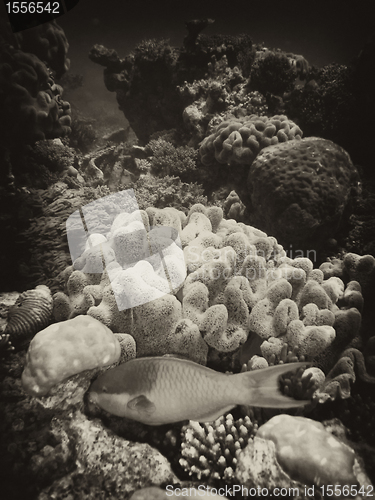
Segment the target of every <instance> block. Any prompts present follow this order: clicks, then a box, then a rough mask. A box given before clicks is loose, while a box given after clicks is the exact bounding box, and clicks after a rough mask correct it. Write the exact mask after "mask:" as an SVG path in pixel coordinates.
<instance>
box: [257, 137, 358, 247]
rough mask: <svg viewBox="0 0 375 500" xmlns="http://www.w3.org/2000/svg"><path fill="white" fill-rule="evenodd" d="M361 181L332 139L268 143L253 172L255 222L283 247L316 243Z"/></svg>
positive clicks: (333, 225)
mask: <svg viewBox="0 0 375 500" xmlns="http://www.w3.org/2000/svg"><path fill="white" fill-rule="evenodd" d="M358 181H359V178H358V173H357V170H356V168H355V167H354V165H353V164H352V162H351V160H350V157H349V155H348V153H347V152H346V151H344V150H343V149H342V148H341V147H340V146H338V145H336V144H334V143H333V142H331V141H327V140H324V139H319V138H316V137H315V138H314V137H309V138H306V139H302V140H298V141H296V140H294V141H288V142H285V143H282V144H276V145H275V146H270V147H268V148H266V149H264V150H263V151H261V153H259V154H258V156H257V158H256V159H255V161H254V163H253V164H252V166H251V168H250V172H249V177H248V187H249V196H250V199H251V208H250V209H251V218H250V220H251V223H253V224H254V225H256V226H257V227H259V228H261V229H263V230H264V231H266V232H269V233H271V234H273V235H274V236H275V237H276V238H277V239H278V240H280V242H281V243H282V244H284V245H285V246H289V244H293V246H295V247H297V248H301V249H309V248H317V247H319V245H322V243H324V242H325V240H326V239H328V238H331V237H332V235H333V234H334V232H335V230H336V229H337V227H338V225H339V223H340V220H341V218H342V216H343V213H344V208H345V207H346V206H348V204H349V203H350V201H351V199H352V197H353V194H356V193H357V192H358Z"/></svg>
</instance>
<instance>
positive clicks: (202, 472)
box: [180, 413, 258, 484]
mask: <svg viewBox="0 0 375 500" xmlns="http://www.w3.org/2000/svg"><path fill="white" fill-rule="evenodd" d="M257 428H258V426H257V424H256V423H254V422H252V421H251V419H250V418H249V417H248V416H246V417H245V418H240V419H238V420H234V418H233V416H232V415H231V414H230V413H228V414H227V415H226V416H223V417H220V418H219V419H218V420H216V421H215V422H213V423H212V424H200V423H199V422H193V421H190V422H189V424H188V425H185V426H184V427H183V428H182V429H181V434H182V443H181V457H182V458H180V465H181V467H182V468H183V469H184V470H185V471H187V472H188V473H189V475H193V476H196V477H197V478H198V479H199V480H201V479H205V480H209V481H222V480H224V481H225V482H226V483H229V484H230V483H232V482H233V480H234V471H235V469H236V465H237V456H238V453H239V451H240V450H242V449H243V448H245V446H247V444H248V442H249V440H250V439H252V437H253V436H254V434H255V433H256V431H257Z"/></svg>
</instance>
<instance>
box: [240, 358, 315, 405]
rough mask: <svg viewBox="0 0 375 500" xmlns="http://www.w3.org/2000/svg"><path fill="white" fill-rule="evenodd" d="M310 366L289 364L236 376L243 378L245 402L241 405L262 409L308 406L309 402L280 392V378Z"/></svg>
mask: <svg viewBox="0 0 375 500" xmlns="http://www.w3.org/2000/svg"><path fill="white" fill-rule="evenodd" d="M308 365H309V363H306V362H300V363H288V364H285V365H277V366H270V367H269V368H262V369H259V370H253V371H248V372H243V373H239V374H237V375H235V376H236V377H241V378H242V386H241V389H242V390H241V395H242V399H243V401H242V402H241V403H240V404H244V405H250V406H260V407H262V408H297V407H299V406H304V405H306V404H307V403H309V400H297V399H294V398H291V397H289V396H286V395H285V394H283V393H282V392H281V391H280V386H279V377H280V375H284V374H285V373H288V372H292V371H295V370H296V369H298V368H301V367H302V366H305V367H306V366H308Z"/></svg>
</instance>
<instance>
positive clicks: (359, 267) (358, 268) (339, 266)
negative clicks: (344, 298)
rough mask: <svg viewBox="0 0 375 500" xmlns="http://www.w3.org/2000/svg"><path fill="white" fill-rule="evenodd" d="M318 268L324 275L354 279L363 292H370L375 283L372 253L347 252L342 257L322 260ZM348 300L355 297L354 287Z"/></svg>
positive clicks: (374, 262)
mask: <svg viewBox="0 0 375 500" xmlns="http://www.w3.org/2000/svg"><path fill="white" fill-rule="evenodd" d="M319 269H321V271H322V272H323V273H324V276H325V277H330V276H337V277H339V278H342V279H343V280H345V281H348V280H350V281H356V282H358V283H359V285H360V287H361V289H363V290H364V292H365V293H366V292H370V291H371V289H372V288H373V286H374V283H375V258H374V257H373V256H372V255H357V254H355V253H347V254H345V255H344V256H343V257H342V258H333V259H330V260H328V261H327V262H323V264H321V265H320V267H319ZM352 291H353V293H352V295H351V299H350V300H357V299H355V298H354V297H355V289H353V290H352Z"/></svg>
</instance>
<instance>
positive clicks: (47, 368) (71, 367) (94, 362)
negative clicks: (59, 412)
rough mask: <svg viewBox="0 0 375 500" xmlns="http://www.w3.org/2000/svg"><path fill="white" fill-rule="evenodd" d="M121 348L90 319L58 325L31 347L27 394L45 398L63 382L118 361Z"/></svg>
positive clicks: (25, 381)
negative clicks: (77, 374)
mask: <svg viewBox="0 0 375 500" xmlns="http://www.w3.org/2000/svg"><path fill="white" fill-rule="evenodd" d="M120 354H121V348H120V344H119V342H118V340H117V339H116V337H115V336H114V335H113V333H112V332H111V330H109V328H107V327H106V326H104V325H103V324H102V323H100V322H99V321H97V320H96V319H94V318H92V317H90V316H82V315H81V316H77V317H76V318H74V319H71V320H67V321H64V322H61V323H55V324H53V325H50V326H49V327H47V328H45V329H44V330H41V331H39V332H38V333H37V334H36V335H35V337H34V338H33V339H32V341H31V343H30V347H29V350H28V352H27V358H26V366H25V369H24V372H23V374H22V385H23V388H24V389H25V391H26V392H27V393H28V394H30V395H32V396H36V397H40V396H45V395H46V394H47V393H48V392H49V390H50V389H51V388H52V387H53V386H54V385H56V384H58V383H60V382H62V381H63V380H65V379H67V378H69V377H71V376H72V375H75V374H76V373H81V372H83V371H85V370H91V369H93V368H98V367H102V366H108V365H111V364H112V363H115V362H116V361H118V359H119V357H120Z"/></svg>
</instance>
